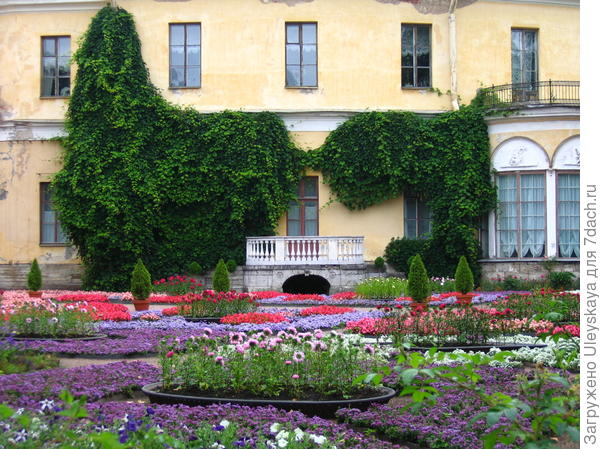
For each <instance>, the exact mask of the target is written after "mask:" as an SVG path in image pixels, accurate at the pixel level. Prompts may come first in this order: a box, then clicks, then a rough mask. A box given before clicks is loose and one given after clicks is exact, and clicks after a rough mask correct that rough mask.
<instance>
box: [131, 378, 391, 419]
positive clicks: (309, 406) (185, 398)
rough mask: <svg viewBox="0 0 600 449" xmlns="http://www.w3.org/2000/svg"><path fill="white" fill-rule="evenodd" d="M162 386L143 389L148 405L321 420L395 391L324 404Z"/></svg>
mask: <svg viewBox="0 0 600 449" xmlns="http://www.w3.org/2000/svg"><path fill="white" fill-rule="evenodd" d="M161 385H162V383H161V382H155V383H151V384H148V385H144V386H143V387H142V392H143V393H144V394H145V395H146V396H148V398H149V399H150V402H152V403H155V404H185V405H192V406H194V405H208V404H237V405H247V406H251V407H266V406H269V405H272V406H274V407H277V408H280V409H283V410H298V411H300V412H302V413H305V414H307V415H309V416H320V417H322V418H333V417H335V412H336V410H338V409H340V408H344V407H347V408H357V409H360V410H366V409H367V408H368V407H369V406H370V405H371V404H373V403H386V402H388V401H389V400H390V399H391V398H393V397H394V396H395V395H396V391H395V390H393V389H391V388H388V387H377V388H376V390H377V391H376V392H374V394H373V396H372V397H364V398H360V399H339V400H323V401H316V400H311V401H305V400H287V399H266V398H265V399H243V398H227V397H206V396H190V395H186V394H178V393H174V392H162V391H161Z"/></svg>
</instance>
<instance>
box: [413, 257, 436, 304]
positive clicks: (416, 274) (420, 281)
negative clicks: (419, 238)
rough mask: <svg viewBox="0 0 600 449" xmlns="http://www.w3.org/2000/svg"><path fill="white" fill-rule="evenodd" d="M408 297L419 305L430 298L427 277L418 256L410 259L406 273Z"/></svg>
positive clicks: (429, 286)
mask: <svg viewBox="0 0 600 449" xmlns="http://www.w3.org/2000/svg"><path fill="white" fill-rule="evenodd" d="M408 295H409V296H410V297H411V298H412V299H413V301H415V302H420V303H422V302H425V300H426V299H427V298H429V297H430V296H431V285H430V283H429V275H428V274H427V270H426V269H425V265H423V260H422V259H421V255H419V254H417V255H416V256H414V257H413V258H412V262H411V264H410V270H409V272H408Z"/></svg>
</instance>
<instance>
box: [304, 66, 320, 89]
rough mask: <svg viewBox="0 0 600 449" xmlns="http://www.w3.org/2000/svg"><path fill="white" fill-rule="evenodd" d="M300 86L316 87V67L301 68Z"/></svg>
mask: <svg viewBox="0 0 600 449" xmlns="http://www.w3.org/2000/svg"><path fill="white" fill-rule="evenodd" d="M302 85H303V86H316V85H317V66H316V65H309V66H302Z"/></svg>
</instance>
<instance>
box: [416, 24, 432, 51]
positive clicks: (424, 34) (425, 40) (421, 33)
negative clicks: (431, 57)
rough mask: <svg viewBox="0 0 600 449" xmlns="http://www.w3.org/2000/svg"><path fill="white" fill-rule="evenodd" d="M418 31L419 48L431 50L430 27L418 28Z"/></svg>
mask: <svg viewBox="0 0 600 449" xmlns="http://www.w3.org/2000/svg"><path fill="white" fill-rule="evenodd" d="M416 29H417V47H418V48H419V47H420V48H429V47H430V44H429V27H428V26H418V27H416Z"/></svg>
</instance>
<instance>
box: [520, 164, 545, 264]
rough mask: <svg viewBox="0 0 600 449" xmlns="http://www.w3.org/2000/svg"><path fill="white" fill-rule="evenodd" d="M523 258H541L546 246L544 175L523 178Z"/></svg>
mask: <svg viewBox="0 0 600 449" xmlns="http://www.w3.org/2000/svg"><path fill="white" fill-rule="evenodd" d="M520 193H521V257H541V256H542V255H543V254H544V247H545V244H546V236H545V234H546V232H545V221H546V214H545V188H544V175H522V176H521V192H520Z"/></svg>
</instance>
